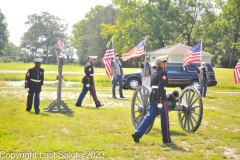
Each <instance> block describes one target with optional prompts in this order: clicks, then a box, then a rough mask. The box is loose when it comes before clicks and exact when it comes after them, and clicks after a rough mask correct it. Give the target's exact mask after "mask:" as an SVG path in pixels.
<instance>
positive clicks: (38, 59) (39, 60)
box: [34, 58, 43, 63]
mask: <svg viewBox="0 0 240 160" xmlns="http://www.w3.org/2000/svg"><path fill="white" fill-rule="evenodd" d="M42 61H43V59H42V58H35V59H34V62H40V63H42Z"/></svg>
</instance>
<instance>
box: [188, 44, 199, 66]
mask: <svg viewBox="0 0 240 160" xmlns="http://www.w3.org/2000/svg"><path fill="white" fill-rule="evenodd" d="M201 53H202V42H200V43H198V44H197V45H195V46H194V47H192V48H191V49H189V50H188V51H187V52H186V53H185V54H184V58H183V66H186V65H189V64H192V63H193V62H200V61H201Z"/></svg>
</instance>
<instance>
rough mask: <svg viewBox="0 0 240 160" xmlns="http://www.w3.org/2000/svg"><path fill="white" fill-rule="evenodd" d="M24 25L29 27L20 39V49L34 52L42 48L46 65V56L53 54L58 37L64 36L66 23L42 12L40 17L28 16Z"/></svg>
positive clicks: (35, 15)
mask: <svg viewBox="0 0 240 160" xmlns="http://www.w3.org/2000/svg"><path fill="white" fill-rule="evenodd" d="M25 24H26V25H28V26H29V29H28V31H27V32H26V33H24V36H23V37H22V43H21V45H22V47H27V48H28V49H30V50H32V51H34V52H36V51H37V49H38V48H43V49H44V54H45V55H46V63H48V54H49V53H50V52H51V53H52V52H54V54H55V52H56V50H57V46H56V44H57V42H58V40H59V39H60V37H61V36H62V35H64V32H65V31H66V29H67V23H66V22H65V20H63V19H60V18H59V17H57V16H53V15H51V14H49V13H48V12H42V13H41V14H40V15H37V14H33V15H29V16H28V20H27V21H26V22H25Z"/></svg>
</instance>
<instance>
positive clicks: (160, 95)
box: [132, 56, 173, 143]
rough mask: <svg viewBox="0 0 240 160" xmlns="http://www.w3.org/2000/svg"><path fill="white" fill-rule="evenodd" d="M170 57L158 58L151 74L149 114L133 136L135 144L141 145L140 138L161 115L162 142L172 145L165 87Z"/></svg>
mask: <svg viewBox="0 0 240 160" xmlns="http://www.w3.org/2000/svg"><path fill="white" fill-rule="evenodd" d="M167 59H168V56H162V57H159V58H156V59H155V60H156V62H155V64H156V66H157V69H155V70H154V71H153V72H152V74H151V86H152V91H151V94H150V98H149V110H148V114H147V115H146V116H145V117H144V119H143V121H142V122H141V123H140V125H139V126H138V128H137V129H136V131H135V132H134V133H133V134H132V138H133V140H134V142H135V143H139V140H140V138H141V137H142V136H143V134H144V133H145V132H146V131H147V129H148V128H149V127H150V126H151V125H152V124H153V122H154V119H155V118H156V116H157V115H158V113H160V114H161V127H162V141H163V143H172V142H173V141H172V140H171V137H170V132H169V117H168V104H167V97H166V90H165V87H166V85H167V83H168V78H167V72H165V71H164V68H165V67H166V66H167Z"/></svg>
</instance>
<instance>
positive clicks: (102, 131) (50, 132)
mask: <svg viewBox="0 0 240 160" xmlns="http://www.w3.org/2000/svg"><path fill="white" fill-rule="evenodd" d="M0 65H2V64H0ZM2 66H3V65H2ZM64 67H65V66H64ZM3 68H4V69H5V70H6V67H3ZM27 68H28V67H26V69H27ZM66 68H67V67H66ZM1 69H2V68H1ZM12 70H15V69H14V68H12ZM19 70H24V69H19ZM135 70H136V69H135ZM214 70H215V74H216V78H217V80H218V85H217V86H215V87H209V88H208V93H207V97H206V98H203V106H204V109H203V118H202V122H201V125H200V127H199V129H198V130H197V131H196V132H195V133H188V132H186V131H184V130H182V128H181V126H180V124H179V121H178V116H177V112H174V111H171V112H170V132H171V138H172V139H173V140H174V144H172V145H164V144H163V143H162V135H161V129H160V119H159V118H156V120H155V123H154V126H153V128H152V130H151V131H150V132H149V133H148V134H146V135H144V136H143V137H142V138H141V139H140V144H135V143H134V142H133V140H132V137H131V134H132V133H133V132H134V131H135V128H134V127H133V125H132V118H131V98H132V95H133V92H134V91H133V90H124V91H123V93H124V96H126V97H127V100H115V99H112V98H111V88H110V87H103V86H100V85H97V87H96V91H97V95H98V98H99V100H100V101H101V103H103V104H105V105H104V107H102V108H99V109H96V108H95V104H94V102H93V100H92V99H90V97H89V93H88V94H87V95H86V97H85V99H84V101H83V106H84V107H83V108H78V107H75V106H74V104H75V102H76V99H77V97H78V95H79V93H80V92H81V86H74V87H65V86H63V88H62V94H61V95H62V96H61V97H62V100H63V101H64V102H65V103H66V104H67V106H68V107H69V108H71V109H73V110H74V113H72V114H70V113H68V114H62V113H50V112H43V108H46V107H48V106H49V104H50V103H51V102H52V101H53V100H55V99H56V98H57V93H56V91H57V88H56V86H55V85H53V86H43V91H42V92H41V96H40V97H41V104H40V109H41V114H39V115H35V114H34V110H32V111H31V112H30V113H29V112H26V111H25V104H26V96H27V92H26V91H25V90H24V89H23V88H22V87H7V86H1V87H0V117H1V118H0V124H1V125H0V159H10V158H11V157H12V158H13V159H17V157H16V156H19V157H20V156H21V157H20V158H18V159H25V158H26V159H28V158H30V159H121V160H122V159H124V160H125V159H134V160H142V159H159V160H162V159H176V160H179V159H182V160H193V159H194V160H195V159H196V160H203V159H204V160H205V159H207V160H208V159H213V160H215V159H216V160H219V159H220V160H221V159H240V134H239V133H240V126H239V123H240V114H239V111H240V105H239V96H240V93H239V85H236V84H234V80H233V75H232V74H233V70H230V69H221V68H216V69H214ZM100 79H102V78H100ZM225 85H229V86H230V87H218V86H225ZM231 86H234V87H233V88H231ZM174 89H177V90H178V91H180V89H179V88H168V89H167V90H168V91H172V90H174ZM116 93H118V88H117V89H116ZM13 156H15V157H13ZM24 156H25V157H24Z"/></svg>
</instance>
